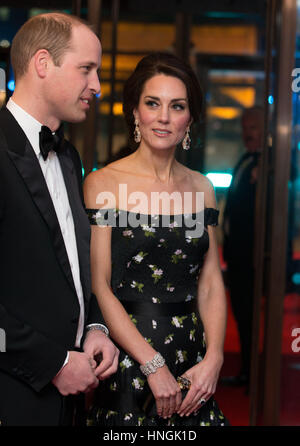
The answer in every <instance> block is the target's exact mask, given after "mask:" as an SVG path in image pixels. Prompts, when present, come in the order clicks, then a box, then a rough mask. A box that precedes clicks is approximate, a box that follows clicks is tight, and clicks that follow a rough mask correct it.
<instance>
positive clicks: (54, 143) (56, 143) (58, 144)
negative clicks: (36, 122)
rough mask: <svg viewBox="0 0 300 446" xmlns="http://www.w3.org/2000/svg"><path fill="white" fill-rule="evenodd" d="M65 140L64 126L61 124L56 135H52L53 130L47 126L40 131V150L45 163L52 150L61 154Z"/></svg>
mask: <svg viewBox="0 0 300 446" xmlns="http://www.w3.org/2000/svg"><path fill="white" fill-rule="evenodd" d="M63 140H64V128H63V124H61V125H60V126H59V128H58V129H57V130H56V132H54V133H52V132H51V130H50V129H49V128H48V127H46V126H45V125H43V126H42V128H41V131H40V150H41V154H42V156H43V158H44V160H45V161H46V159H47V157H48V153H49V152H50V151H51V150H54V151H55V152H59V151H60V150H61V149H62V143H63Z"/></svg>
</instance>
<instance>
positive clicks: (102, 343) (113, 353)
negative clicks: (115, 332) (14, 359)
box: [83, 330, 120, 380]
mask: <svg viewBox="0 0 300 446" xmlns="http://www.w3.org/2000/svg"><path fill="white" fill-rule="evenodd" d="M83 351H84V352H85V353H86V354H87V355H88V357H89V358H92V359H95V360H97V357H99V355H101V357H102V359H101V362H100V364H99V365H98V366H97V368H96V369H95V370H94V373H95V375H96V376H97V377H98V378H99V379H100V380H104V379H106V378H108V377H109V376H110V375H112V374H113V373H116V371H117V368H118V359H119V353H120V352H119V350H118V349H117V347H116V346H115V345H114V344H113V343H112V342H111V340H110V339H109V338H108V337H107V336H106V335H105V334H104V333H103V332H102V331H101V330H90V331H89V332H88V333H87V335H86V338H85V341H84V344H83Z"/></svg>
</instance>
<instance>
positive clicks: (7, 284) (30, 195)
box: [0, 109, 102, 425]
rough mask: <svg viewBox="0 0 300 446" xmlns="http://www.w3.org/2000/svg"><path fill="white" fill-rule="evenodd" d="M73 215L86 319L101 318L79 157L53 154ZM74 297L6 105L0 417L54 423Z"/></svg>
mask: <svg viewBox="0 0 300 446" xmlns="http://www.w3.org/2000/svg"><path fill="white" fill-rule="evenodd" d="M59 160H60V164H61V167H62V172H63V176H64V181H65V184H66V189H67V192H68V197H69V202H70V207H71V210H72V214H73V219H74V225H75V233H76V241H77V249H78V256H79V264H80V271H81V283H82V287H83V293H84V301H85V316H86V320H85V322H86V324H87V323H91V322H99V321H100V322H101V320H102V318H101V313H100V310H99V307H98V304H97V301H96V298H95V296H92V295H91V284H90V268H89V244H90V228H89V223H88V219H87V216H86V214H85V210H84V206H83V197H82V189H81V178H82V175H81V162H80V158H79V155H78V153H77V152H76V150H75V149H74V148H73V146H72V145H71V144H70V143H68V142H67V141H64V148H63V150H62V152H61V153H60V154H59ZM78 319H79V303H78V298H77V294H76V290H75V286H74V283H73V278H72V273H71V268H70V264H69V260H68V256H67V251H66V248H65V245H64V241H63V237H62V234H61V230H60V226H59V223H58V219H57V216H56V213H55V210H54V206H53V203H52V200H51V198H50V194H49V192H48V188H47V185H46V182H45V179H44V176H43V173H42V171H41V168H40V165H39V162H38V159H37V157H36V155H35V153H34V151H33V149H32V147H31V145H30V143H29V141H28V140H27V138H26V136H25V134H24V132H23V131H22V129H21V128H20V126H19V125H18V123H17V122H16V120H15V119H14V117H13V116H12V114H11V113H10V112H9V111H8V110H7V109H5V110H1V111H0V328H2V329H4V330H5V333H6V352H5V353H0V424H2V425H6V424H8V425H9V424H13V425H23V424H25V425H26V424H31V425H39V424H41V425H47V424H50V425H57V424H59V423H60V419H61V418H60V417H61V415H62V412H61V411H62V409H63V406H64V398H63V397H62V396H61V395H60V394H59V392H58V391H57V389H56V388H55V387H54V386H53V384H52V383H51V380H52V378H53V377H54V376H55V375H56V373H57V372H58V371H59V370H60V368H61V367H62V365H63V363H64V360H65V358H66V355H67V351H68V350H74V345H75V339H76V332H77V327H78Z"/></svg>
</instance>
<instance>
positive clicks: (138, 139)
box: [133, 119, 141, 142]
mask: <svg viewBox="0 0 300 446" xmlns="http://www.w3.org/2000/svg"><path fill="white" fill-rule="evenodd" d="M134 124H135V129H134V132H133V136H134V140H135V142H141V132H140V128H139V123H138V120H137V119H136V120H135V121H134Z"/></svg>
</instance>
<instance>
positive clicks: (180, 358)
mask: <svg viewBox="0 0 300 446" xmlns="http://www.w3.org/2000/svg"><path fill="white" fill-rule="evenodd" d="M186 360H187V352H186V351H185V350H184V351H182V350H176V362H175V364H178V363H183V362H184V361H186Z"/></svg>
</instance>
